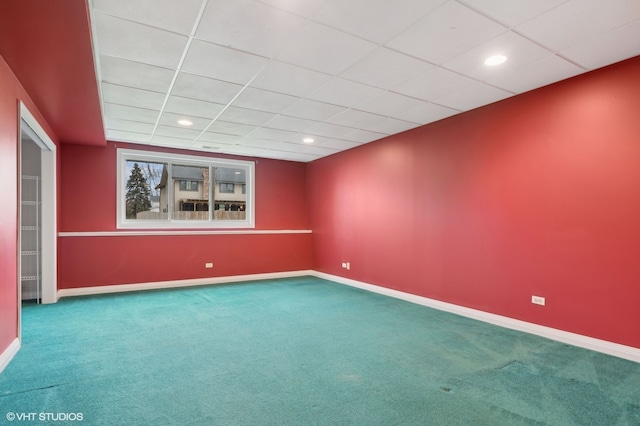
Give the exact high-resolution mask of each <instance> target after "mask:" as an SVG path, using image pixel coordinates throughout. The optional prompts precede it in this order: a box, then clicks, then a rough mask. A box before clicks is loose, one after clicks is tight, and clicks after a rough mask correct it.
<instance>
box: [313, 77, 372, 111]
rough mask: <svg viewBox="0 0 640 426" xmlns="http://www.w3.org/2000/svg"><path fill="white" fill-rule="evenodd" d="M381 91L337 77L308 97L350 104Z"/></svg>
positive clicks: (336, 103) (339, 103)
mask: <svg viewBox="0 0 640 426" xmlns="http://www.w3.org/2000/svg"><path fill="white" fill-rule="evenodd" d="M381 93H383V91H382V89H378V88H375V87H371V86H367V85H365V84H361V83H355V82H353V81H349V80H344V79H342V78H337V77H336V78H332V79H331V80H329V81H328V82H327V83H325V84H323V85H322V86H320V87H319V88H318V89H317V90H315V91H313V92H312V93H311V94H309V96H308V98H309V99H313V100H316V101H320V102H326V103H328V104H333V105H343V106H349V105H357V104H359V103H361V102H364V101H366V100H367V99H371V98H373V97H374V96H377V95H379V94H381Z"/></svg>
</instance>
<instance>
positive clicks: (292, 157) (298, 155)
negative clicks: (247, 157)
mask: <svg viewBox="0 0 640 426" xmlns="http://www.w3.org/2000/svg"><path fill="white" fill-rule="evenodd" d="M321 157H322V156H321V155H312V154H306V153H302V152H289V151H277V152H274V156H272V157H267V158H278V159H282V160H288V161H297V162H303V163H306V162H309V161H313V160H317V159H318V158H321Z"/></svg>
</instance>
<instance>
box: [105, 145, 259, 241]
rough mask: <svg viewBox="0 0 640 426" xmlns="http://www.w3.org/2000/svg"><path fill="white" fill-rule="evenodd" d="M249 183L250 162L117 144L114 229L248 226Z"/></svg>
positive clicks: (251, 218)
mask: <svg viewBox="0 0 640 426" xmlns="http://www.w3.org/2000/svg"><path fill="white" fill-rule="evenodd" d="M253 185H254V163H253V162H248V161H240V160H226V159H217V158H211V157H198V156H186V155H176V154H174V155H172V154H166V153H155V152H147V151H135V150H126V149H120V150H118V200H117V201H118V202H117V205H118V228H161V227H171V228H176V227H177V228H183V227H185V228H189V227H198V228H203V227H206V228H218V227H221V228H225V227H234V228H245V227H247V228H251V227H254V207H253V206H254V202H253V200H254V195H253V190H252V189H253V187H254V186H253ZM247 188H249V189H248V190H247Z"/></svg>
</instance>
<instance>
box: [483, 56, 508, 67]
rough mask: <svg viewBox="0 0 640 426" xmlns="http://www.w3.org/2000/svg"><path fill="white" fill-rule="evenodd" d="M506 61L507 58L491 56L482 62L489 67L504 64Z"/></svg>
mask: <svg viewBox="0 0 640 426" xmlns="http://www.w3.org/2000/svg"><path fill="white" fill-rule="evenodd" d="M506 60H507V57H506V56H504V55H494V56H491V57H489V58H487V60H486V61H484V64H485V65H488V66H490V67H493V66H496V65H500V64H504V62H505V61H506Z"/></svg>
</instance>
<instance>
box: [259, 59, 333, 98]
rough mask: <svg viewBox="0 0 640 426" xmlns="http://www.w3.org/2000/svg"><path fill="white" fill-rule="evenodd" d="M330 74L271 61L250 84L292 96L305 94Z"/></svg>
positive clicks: (328, 77)
mask: <svg viewBox="0 0 640 426" xmlns="http://www.w3.org/2000/svg"><path fill="white" fill-rule="evenodd" d="M330 78H331V76H329V75H327V74H323V73H319V72H316V71H311V70H308V69H305V68H300V67H297V66H294V65H289V64H285V63H282V62H278V61H271V62H270V63H269V65H267V67H266V68H265V69H264V70H262V72H260V74H258V76H257V77H256V79H255V80H253V81H252V82H251V86H253V87H257V88H259V89H265V90H271V91H272V92H279V93H285V94H287V95H293V96H306V95H308V94H309V93H310V92H312V91H313V90H315V89H317V88H318V87H319V86H320V85H322V84H323V83H325V82H326V81H327V80H329V79H330Z"/></svg>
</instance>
